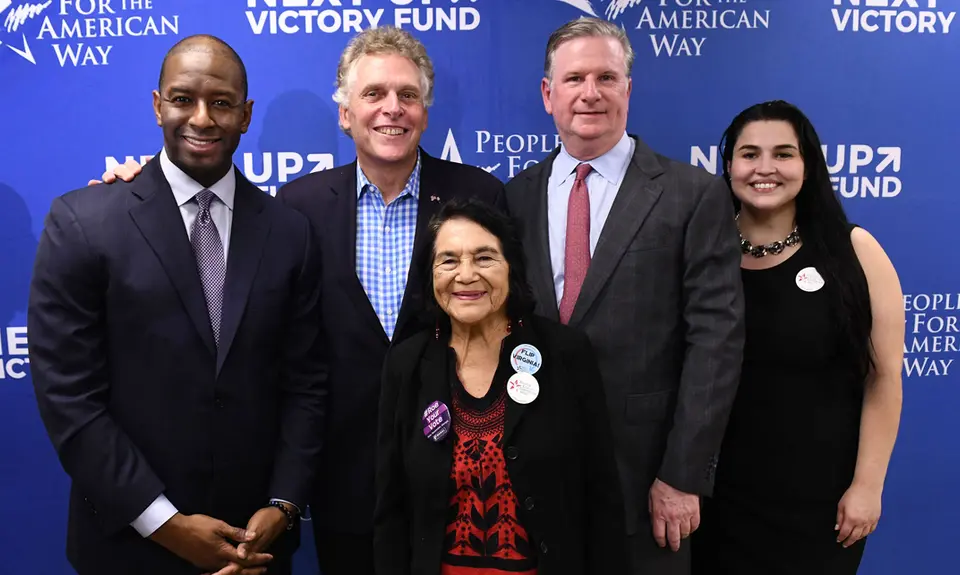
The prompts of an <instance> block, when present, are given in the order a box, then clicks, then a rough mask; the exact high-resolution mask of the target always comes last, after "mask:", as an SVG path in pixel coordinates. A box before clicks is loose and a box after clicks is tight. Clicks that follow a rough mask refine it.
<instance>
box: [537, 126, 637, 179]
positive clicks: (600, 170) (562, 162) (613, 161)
mask: <svg viewBox="0 0 960 575" xmlns="http://www.w3.org/2000/svg"><path fill="white" fill-rule="evenodd" d="M629 161H630V136H628V135H627V133H626V132H624V133H623V136H621V138H620V141H619V142H617V145H615V146H614V147H613V148H611V149H610V151H608V152H607V153H605V154H603V155H602V156H599V157H597V158H594V159H592V160H589V161H587V162H581V161H580V160H578V159H576V158H574V157H573V156H571V155H570V154H569V153H568V152H567V148H566V146H564V145H563V144H561V145H560V153H559V154H558V155H557V159H556V160H554V161H553V169H554V170H555V172H554V173H555V174H558V175H560V176H561V178H562V179H561V180H560V182H561V183H562V182H564V181H566V180H567V178H569V177H571V176H573V175H574V174H575V170H576V169H577V166H579V165H580V164H582V163H587V164H590V166H591V167H593V171H594V172H596V173H597V174H599V175H600V177H602V178H603V179H604V180H606V181H607V182H609V183H611V184H616V183H617V182H618V181H619V178H620V174H622V173H623V172H624V171H625V170H624V169H623V168H624V166H626V164H627V162H629Z"/></svg>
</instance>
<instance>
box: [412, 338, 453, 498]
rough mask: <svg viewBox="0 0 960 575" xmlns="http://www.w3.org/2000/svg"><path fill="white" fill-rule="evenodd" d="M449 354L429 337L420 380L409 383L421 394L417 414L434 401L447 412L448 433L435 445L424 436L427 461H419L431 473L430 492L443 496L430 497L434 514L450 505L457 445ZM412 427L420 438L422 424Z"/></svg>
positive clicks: (442, 346)
mask: <svg viewBox="0 0 960 575" xmlns="http://www.w3.org/2000/svg"><path fill="white" fill-rule="evenodd" d="M449 353H450V351H449V347H448V346H447V345H446V343H445V341H444V340H443V339H441V341H436V340H434V339H433V336H432V335H431V336H430V339H429V340H428V341H427V346H426V349H425V350H424V353H423V357H422V358H421V361H420V367H419V372H418V373H416V374H414V376H413V377H414V378H419V380H420V381H419V382H417V381H413V382H411V385H416V384H417V383H419V384H420V391H419V393H418V394H417V410H418V415H421V416H422V414H423V412H424V411H425V410H426V409H427V407H428V406H429V405H430V404H431V403H433V402H434V401H439V402H442V403H443V404H444V405H446V406H447V409H448V410H449V412H450V418H451V419H450V432H449V433H447V436H446V437H445V438H443V440H441V441H439V442H436V443H434V442H433V441H431V440H429V439H427V438H426V437H423V441H425V442H427V443H428V444H429V447H430V448H429V449H426V450H424V453H425V454H426V458H425V460H424V461H423V462H422V464H423V465H425V466H426V467H425V469H429V470H430V472H431V474H430V478H429V482H430V491H431V492H433V493H444V494H445V496H444V497H435V498H431V499H432V500H433V501H435V502H436V504H437V509H436V511H443V510H446V509H447V506H448V505H449V495H450V493H449V481H450V468H451V466H452V465H453V447H454V444H455V442H456V436H455V434H454V432H453V394H452V391H451V388H450V384H451V381H450V372H449V369H450V364H449V360H450V358H449V356H448V354H449ZM414 426H416V427H417V430H416V431H415V433H419V434H421V435H422V433H423V428H422V423H421V421H419V420H415V421H414ZM418 439H419V438H418Z"/></svg>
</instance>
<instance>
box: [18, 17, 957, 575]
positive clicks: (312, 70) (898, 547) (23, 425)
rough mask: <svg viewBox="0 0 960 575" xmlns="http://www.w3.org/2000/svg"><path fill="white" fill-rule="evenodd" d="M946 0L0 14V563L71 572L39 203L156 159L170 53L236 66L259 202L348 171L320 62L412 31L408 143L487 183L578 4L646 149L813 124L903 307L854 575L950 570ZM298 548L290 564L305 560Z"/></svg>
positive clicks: (529, 141)
mask: <svg viewBox="0 0 960 575" xmlns="http://www.w3.org/2000/svg"><path fill="white" fill-rule="evenodd" d="M958 5H960V2H958V1H957V0H709V1H708V0H522V1H521V0H233V1H229V0H203V1H202V2H200V1H196V0H51V1H46V2H23V1H21V0H0V110H2V116H0V122H2V126H3V130H2V137H0V437H2V439H0V441H2V443H0V446H2V447H3V449H4V453H5V455H4V457H3V458H2V459H0V470H2V474H0V486H2V491H0V517H2V518H3V521H0V549H2V550H3V551H4V552H3V553H0V557H3V563H4V567H3V568H2V569H0V571H3V572H6V573H30V574H31V575H45V574H61V573H69V572H70V570H69V567H68V565H67V563H66V560H65V559H64V545H65V543H64V531H65V521H66V497H67V485H68V483H67V478H66V476H65V475H64V473H63V471H62V470H61V468H60V466H59V464H58V462H57V460H56V457H55V455H54V453H53V450H52V448H51V447H50V443H49V442H48V440H47V437H46V435H45V433H44V430H43V427H42V425H41V423H40V420H39V418H38V416H37V409H36V406H35V403H34V399H33V391H32V387H31V384H30V368H29V364H28V359H27V337H28V336H27V333H26V328H25V327H24V326H25V325H26V321H25V312H26V302H27V290H28V283H29V278H30V272H31V264H32V261H33V254H34V250H35V248H36V243H37V237H38V236H39V233H40V230H41V228H42V223H43V218H44V216H45V215H46V212H47V209H48V207H49V205H50V202H51V200H52V199H53V198H54V197H55V196H57V195H59V194H62V193H64V192H66V191H68V190H70V189H73V188H76V187H78V186H81V185H83V184H84V183H85V182H86V181H87V180H88V179H89V178H90V177H96V176H99V174H100V173H101V172H102V171H103V170H104V168H107V167H110V166H112V165H114V163H115V162H123V160H124V159H125V158H127V157H133V158H136V159H142V158H144V157H147V156H150V155H152V154H154V153H156V152H157V151H158V150H159V147H160V145H161V133H160V131H159V129H158V128H157V126H156V124H155V121H154V118H153V114H152V111H151V103H150V91H151V90H152V89H154V87H155V86H156V83H157V77H158V73H159V66H160V61H161V59H162V57H163V55H164V53H165V52H166V50H167V49H168V48H169V47H170V46H171V45H172V44H173V43H174V42H176V41H177V40H179V39H180V38H182V37H184V36H187V35H190V34H195V33H201V32H202V33H211V34H215V35H218V36H220V37H222V38H223V39H225V40H226V41H228V42H229V43H231V44H232V45H233V46H234V47H235V48H236V49H237V50H238V52H239V53H240V55H241V56H242V57H243V59H244V61H245V62H246V65H247V68H248V71H249V76H250V94H251V98H253V99H254V100H255V101H256V105H255V106H254V119H253V124H252V126H251V130H250V132H249V133H248V134H247V135H246V136H245V137H244V139H243V141H242V143H241V146H240V149H239V150H238V152H237V154H236V162H237V165H239V166H240V167H241V168H242V169H243V170H244V172H245V173H246V174H247V176H248V177H249V178H250V179H251V180H253V181H254V182H256V183H258V184H260V185H262V186H263V188H264V190H265V192H267V193H275V191H276V187H277V186H278V185H280V184H282V183H284V182H287V181H290V180H291V179H293V178H295V177H297V176H298V175H301V174H305V173H309V172H311V171H314V170H321V169H325V168H329V167H331V166H334V165H337V164H342V163H346V162H349V161H351V160H352V159H353V157H354V156H353V146H352V143H351V141H350V140H349V139H348V138H347V137H345V136H344V135H343V134H341V133H340V131H339V130H338V128H337V122H336V108H335V105H334V103H333V101H332V100H331V97H330V96H331V94H332V91H333V80H334V74H335V68H336V63H337V59H338V56H339V54H340V51H341V50H342V49H343V47H344V45H345V43H346V42H347V40H348V38H349V37H350V36H351V35H352V34H353V33H354V32H356V31H358V30H360V29H365V28H368V27H371V26H375V25H384V24H395V25H399V26H401V27H403V28H405V29H408V30H411V31H414V32H415V33H416V34H417V35H418V37H419V38H421V39H422V40H423V42H424V43H425V44H426V45H427V48H428V50H429V52H430V54H431V56H432V58H433V60H434V64H435V66H436V77H437V85H436V104H435V106H434V107H433V108H432V109H431V110H430V123H429V124H430V125H429V128H428V130H427V132H426V134H425V135H424V138H423V145H424V147H425V148H426V149H427V151H429V152H430V153H432V154H435V155H439V156H442V157H444V158H447V159H452V160H455V161H461V162H464V163H470V164H474V165H478V166H483V167H485V168H486V169H487V170H488V171H490V172H492V173H493V174H495V175H497V176H499V177H500V178H502V179H504V180H506V179H509V178H510V177H511V176H513V175H514V174H516V173H517V172H518V171H519V170H520V169H522V168H523V167H524V166H526V165H527V164H528V163H530V162H536V161H538V160H540V159H541V158H542V157H543V156H545V155H546V153H547V152H548V151H549V150H550V149H551V148H552V147H553V146H554V145H555V144H556V142H557V140H556V132H555V129H554V126H553V123H552V120H551V118H550V117H549V116H547V115H546V114H545V113H544V110H543V106H542V103H541V98H540V93H539V82H540V78H541V75H542V67H543V50H544V45H545V43H546V39H547V37H548V35H549V33H550V32H551V31H552V30H553V29H555V28H556V27H557V26H559V25H560V24H561V23H563V22H564V21H566V20H569V19H571V18H575V17H577V16H579V15H583V14H595V15H598V16H600V17H603V18H607V19H609V20H613V21H616V22H617V23H618V24H620V25H622V26H623V27H624V28H625V29H626V30H627V31H628V33H629V35H630V37H631V39H632V41H633V43H634V47H635V50H636V51H637V61H636V65H635V67H634V74H633V77H634V86H633V96H632V99H631V105H632V113H631V114H630V122H629V124H628V128H629V130H630V131H631V132H632V133H635V134H638V135H640V136H642V137H643V138H644V139H645V140H646V141H647V142H648V143H649V144H650V145H652V146H653V147H654V148H656V149H657V150H659V151H661V152H663V153H665V154H667V155H670V156H673V157H675V158H677V159H681V160H683V161H690V162H692V163H694V164H697V165H701V166H703V167H705V168H706V169H708V170H710V171H715V170H716V168H717V152H716V144H717V142H718V140H719V137H720V134H721V132H722V130H723V129H724V127H725V126H726V125H727V123H728V122H729V120H730V119H731V118H732V117H733V116H734V115H735V114H736V113H737V112H739V111H740V110H741V109H743V108H745V107H747V106H748V105H750V104H753V103H756V102H759V101H763V100H767V99H773V98H783V99H787V100H790V101H792V102H794V103H796V104H798V105H799V106H800V107H801V108H802V109H803V110H805V111H806V112H807V113H808V115H809V116H810V117H811V119H812V120H813V122H814V124H815V125H816V126H817V128H818V130H819V131H820V135H821V138H822V139H823V141H824V142H825V152H826V156H827V159H828V162H829V164H830V166H831V167H832V168H831V169H832V171H833V172H834V174H833V175H834V179H835V182H836V184H837V188H838V190H839V191H840V193H841V194H843V196H844V205H845V206H846V208H847V209H848V210H849V213H850V215H851V218H852V219H853V220H854V221H855V222H857V223H859V224H861V225H863V226H864V227H866V228H867V229H869V230H870V231H871V232H872V233H873V234H874V235H875V236H876V237H877V238H878V239H879V240H880V242H881V243H882V244H883V246H884V247H885V248H886V249H887V251H888V253H889V255H890V257H891V258H892V260H893V262H894V264H895V265H896V267H897V269H898V271H899V273H900V277H901V281H902V283H903V289H904V292H905V294H906V295H905V300H904V306H905V309H906V312H907V326H906V327H907V336H906V340H905V342H904V345H905V351H906V356H905V360H904V371H903V376H904V388H905V398H904V414H903V423H902V427H901V432H900V438H899V441H898V443H897V447H896V450H895V453H894V457H893V461H892V463H891V468H890V473H889V478H888V481H887V486H886V493H885V500H884V509H883V511H884V513H883V518H882V521H881V524H880V529H879V531H878V532H877V533H876V534H875V535H874V536H873V537H871V539H870V542H869V544H868V546H867V553H866V558H865V561H864V566H863V568H862V570H861V572H862V573H866V574H870V575H880V574H891V575H892V574H899V573H907V572H910V573H918V574H919V573H949V572H955V569H956V568H955V561H954V560H953V555H954V553H953V551H952V545H954V544H955V539H956V535H957V523H956V518H957V516H958V512H960V494H958V491H957V489H956V485H957V484H958V483H960V450H958V449H957V437H958V436H960V419H958V418H957V417H956V415H955V413H956V409H957V406H958V404H960V390H958V387H957V385H958V383H960V375H958V373H957V371H958V370H960V366H958V367H954V366H953V362H954V361H955V360H956V359H960V354H958V346H957V335H958V333H960V328H958V326H957V316H958V314H957V309H958V305H960V270H958V266H957V265H956V261H957V260H956V253H955V251H954V249H955V245H956V242H955V241H954V240H953V239H951V238H954V237H955V233H954V232H952V231H951V230H950V229H949V227H950V225H951V224H952V223H954V222H956V221H957V220H958V215H960V200H958V199H957V196H956V190H955V187H956V186H955V184H954V183H951V182H953V178H954V177H955V174H954V173H953V172H952V171H951V170H952V169H953V168H951V165H952V164H951V162H950V160H949V158H948V154H949V153H952V152H953V151H954V150H953V147H954V146H955V145H956V144H957V143H958V140H957V134H958V133H960V130H958V120H957V115H956V112H955V109H956V108H955V105H956V101H957V95H958V87H960V82H958V75H957V70H960V45H958V42H957V37H958V36H957V33H955V30H954V29H953V28H954V24H956V22H955V21H954V20H955V16H956V10H957V9H958ZM951 102H953V104H952V105H951ZM951 174H954V175H951ZM784 345H789V342H784ZM305 542H306V545H304V549H303V551H302V552H301V556H300V559H301V567H300V568H299V570H298V573H309V572H312V571H313V569H312V568H313V566H314V565H315V563H314V562H313V558H312V553H313V549H312V542H311V541H310V539H306V541H305ZM757 544H758V545H760V544H762V534H758V543H757Z"/></svg>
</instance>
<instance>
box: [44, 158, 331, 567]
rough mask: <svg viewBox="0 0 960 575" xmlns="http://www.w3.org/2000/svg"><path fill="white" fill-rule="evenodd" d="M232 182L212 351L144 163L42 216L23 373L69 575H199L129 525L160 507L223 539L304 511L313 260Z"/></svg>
mask: <svg viewBox="0 0 960 575" xmlns="http://www.w3.org/2000/svg"><path fill="white" fill-rule="evenodd" d="M236 174H237V187H236V199H235V203H234V212H233V223H232V228H231V230H232V231H231V243H230V251H229V255H228V261H227V276H226V281H225V287H224V291H225V293H224V303H223V313H222V323H221V336H220V347H219V350H218V349H217V347H216V346H215V344H214V339H213V331H212V329H211V327H210V321H209V316H208V314H207V308H206V303H205V300H204V296H203V290H202V287H201V283H200V278H199V274H198V273H197V265H196V260H195V258H194V255H193V250H192V248H191V245H190V242H189V239H188V236H187V234H186V230H185V229H184V225H183V219H182V217H181V215H180V210H179V208H178V207H177V205H176V201H175V199H174V196H173V193H172V191H171V190H170V186H169V184H168V183H167V181H166V179H165V177H164V176H163V172H162V171H161V169H160V164H159V161H152V162H148V163H147V164H146V165H145V166H144V168H143V173H142V174H141V175H140V176H139V177H138V178H137V179H136V180H135V181H134V182H131V183H125V182H119V181H118V182H117V183H115V184H113V185H110V186H93V187H87V188H83V189H80V190H76V191H72V192H70V193H68V194H66V195H63V196H61V197H59V198H57V199H55V200H54V201H53V204H52V206H51V209H50V213H49V215H48V216H47V218H46V223H45V226H44V230H43V234H42V236H41V239H40V243H39V248H38V251H37V257H36V263H35V268H34V275H33V280H32V284H31V289H30V303H29V311H28V329H29V333H30V343H29V347H30V363H31V367H32V375H33V382H34V386H35V388H36V397H37V402H38V404H39V409H40V415H41V417H42V419H43V422H44V425H45V426H46V429H47V432H48V434H49V436H50V439H51V441H52V442H53V446H54V447H55V448H56V451H57V454H58V456H59V458H60V461H61V463H62V465H63V468H64V469H65V470H66V472H67V474H68V475H69V476H70V478H71V480H72V486H71V493H70V513H69V525H68V535H67V538H68V542H67V555H68V558H69V559H70V562H71V563H72V564H73V566H74V567H75V568H76V569H77V571H78V572H79V573H81V575H85V574H88V573H89V574H96V575H112V574H117V575H121V574H122V575H129V574H131V573H138V574H154V573H156V574H161V573H162V574H164V575H168V574H179V573H197V572H198V570H197V569H195V568H192V567H191V566H190V565H189V564H187V563H186V562H185V561H182V560H180V559H179V558H178V557H176V556H175V555H173V554H172V553H170V552H168V551H167V550H166V549H164V548H162V547H160V546H159V545H157V544H156V543H153V542H152V541H150V540H148V539H144V538H142V537H141V536H140V534H139V533H137V532H136V531H135V530H134V529H133V528H132V527H130V526H129V524H130V523H131V522H132V521H133V520H134V519H136V518H137V517H138V516H139V515H140V513H141V512H142V511H143V510H144V509H146V507H147V506H148V505H149V504H150V503H151V502H153V500H154V499H155V498H156V497H157V496H158V495H160V494H161V493H164V494H166V496H167V497H168V498H169V499H170V501H171V502H172V503H173V504H174V505H175V506H176V507H177V508H178V509H179V511H180V512H181V513H184V514H194V513H201V514H205V515H210V516H213V517H216V518H218V519H221V520H223V521H226V522H227V523H229V524H231V525H234V526H238V527H244V526H246V523H247V521H248V520H249V518H250V516H251V515H252V514H253V513H255V512H256V511H257V509H259V508H262V507H264V506H265V505H266V504H267V502H268V500H269V499H270V498H271V497H277V498H281V499H286V500H288V501H291V502H293V503H295V504H297V505H299V506H301V508H304V507H305V506H306V505H307V500H308V492H309V490H310V487H311V486H312V485H313V482H314V471H315V467H316V462H317V459H318V454H319V451H320V448H321V430H322V423H323V415H324V401H325V380H326V374H325V367H324V365H323V362H322V360H323V356H322V353H321V351H320V346H322V341H321V337H320V335H321V334H320V330H319V327H320V323H321V321H320V316H319V313H320V307H319V303H318V302H319V298H320V292H319V283H318V278H319V275H320V268H319V258H318V256H317V253H316V250H315V246H313V245H312V244H311V238H312V236H311V234H310V231H309V225H308V223H307V221H306V219H305V218H304V217H303V216H302V215H300V214H299V213H297V212H295V211H294V210H291V209H289V208H286V207H284V206H283V205H282V204H281V203H280V202H278V201H276V200H275V199H274V198H271V197H270V196H268V195H266V194H264V193H263V192H261V191H260V190H259V189H257V188H256V187H254V186H253V185H252V184H251V183H250V182H249V181H247V180H246V179H245V178H244V177H243V175H242V174H241V173H240V171H239V170H237V171H236ZM297 537H298V532H292V533H291V534H289V535H287V536H286V538H285V540H278V542H277V544H275V545H274V550H275V551H276V552H277V553H278V554H280V555H283V554H284V553H286V552H292V550H293V548H294V547H295V546H296V543H297Z"/></svg>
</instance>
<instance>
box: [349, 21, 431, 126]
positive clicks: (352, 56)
mask: <svg viewBox="0 0 960 575" xmlns="http://www.w3.org/2000/svg"><path fill="white" fill-rule="evenodd" d="M375 54H397V55H400V56H403V57H404V58H407V59H409V60H410V61H412V62H413V63H414V64H416V65H417V68H418V69H419V70H420V89H421V91H422V93H421V97H422V98H423V105H424V106H425V107H428V106H430V105H431V104H433V63H432V62H431V61H430V57H429V56H427V49H426V48H425V47H424V46H423V44H422V43H421V42H420V41H419V40H417V39H416V38H414V37H413V35H412V34H410V33H409V32H407V31H405V30H400V29H398V28H395V27H393V26H383V27H379V28H370V29H368V30H364V31H363V32H360V33H359V34H357V35H356V36H354V37H353V39H352V40H350V42H349V43H348V44H347V47H346V48H344V50H343V54H341V55H340V63H339V64H338V65H337V82H336V86H337V91H336V92H334V94H333V101H334V102H336V103H337V104H338V105H340V106H344V107H347V103H348V102H349V99H350V94H349V91H350V84H351V82H353V79H354V78H353V72H354V69H355V68H356V64H357V61H359V60H360V58H362V57H364V56H371V55H375Z"/></svg>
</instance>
